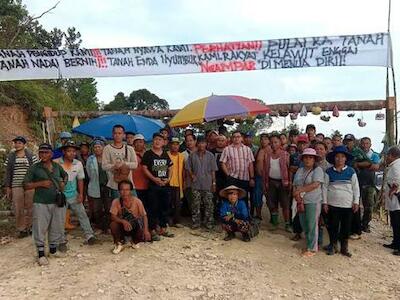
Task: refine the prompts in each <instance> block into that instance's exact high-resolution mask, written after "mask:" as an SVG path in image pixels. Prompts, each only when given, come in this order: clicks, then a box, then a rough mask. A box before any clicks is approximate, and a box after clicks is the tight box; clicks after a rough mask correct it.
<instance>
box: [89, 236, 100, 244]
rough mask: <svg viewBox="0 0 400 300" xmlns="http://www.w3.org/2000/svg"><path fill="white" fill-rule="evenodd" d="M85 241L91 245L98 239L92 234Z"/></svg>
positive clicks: (96, 242)
mask: <svg viewBox="0 0 400 300" xmlns="http://www.w3.org/2000/svg"><path fill="white" fill-rule="evenodd" d="M87 243H88V245H89V246H93V245H96V244H98V243H99V241H98V239H96V238H95V237H94V236H92V237H90V238H89V239H88V240H87Z"/></svg>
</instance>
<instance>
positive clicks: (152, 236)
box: [151, 233, 161, 242]
mask: <svg viewBox="0 0 400 300" xmlns="http://www.w3.org/2000/svg"><path fill="white" fill-rule="evenodd" d="M151 241H152V242H159V241H161V238H160V236H159V235H158V234H156V233H155V234H152V235H151Z"/></svg>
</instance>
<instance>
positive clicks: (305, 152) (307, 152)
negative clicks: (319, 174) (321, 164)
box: [299, 148, 321, 161]
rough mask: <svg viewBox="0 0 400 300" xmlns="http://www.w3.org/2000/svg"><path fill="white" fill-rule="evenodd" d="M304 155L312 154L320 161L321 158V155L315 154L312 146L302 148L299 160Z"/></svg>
mask: <svg viewBox="0 0 400 300" xmlns="http://www.w3.org/2000/svg"><path fill="white" fill-rule="evenodd" d="M304 156H314V158H315V161H320V160H321V156H319V155H318V154H317V152H316V151H315V150H314V149H313V148H306V149H304V150H303V153H302V154H300V157H299V158H300V160H303V157H304Z"/></svg>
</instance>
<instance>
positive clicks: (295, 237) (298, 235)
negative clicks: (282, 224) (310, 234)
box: [290, 233, 301, 242]
mask: <svg viewBox="0 0 400 300" xmlns="http://www.w3.org/2000/svg"><path fill="white" fill-rule="evenodd" d="M290 239H291V240H292V241H295V242H297V241H300V240H301V234H300V233H296V234H295V235H294V236H293V237H291V238H290Z"/></svg>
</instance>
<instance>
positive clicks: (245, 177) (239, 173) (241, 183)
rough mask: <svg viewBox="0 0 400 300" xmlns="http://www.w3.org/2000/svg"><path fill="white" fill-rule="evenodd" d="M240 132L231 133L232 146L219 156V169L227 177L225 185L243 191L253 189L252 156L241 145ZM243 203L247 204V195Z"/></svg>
mask: <svg viewBox="0 0 400 300" xmlns="http://www.w3.org/2000/svg"><path fill="white" fill-rule="evenodd" d="M242 140H243V137H242V134H241V132H240V131H238V130H236V131H234V132H233V133H232V144H230V145H229V146H227V147H226V148H225V149H224V151H223V152H222V155H221V159H220V161H221V168H222V170H223V171H224V173H225V174H226V176H227V182H226V184H227V185H236V186H238V187H240V188H242V189H244V190H245V191H247V192H248V191H249V187H254V185H255V181H254V164H253V163H254V161H255V159H254V155H253V152H252V151H251V149H250V148H249V147H248V146H246V145H244V144H243V143H242ZM245 202H246V203H248V200H247V195H246V199H245Z"/></svg>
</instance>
